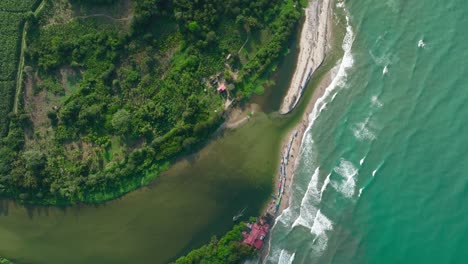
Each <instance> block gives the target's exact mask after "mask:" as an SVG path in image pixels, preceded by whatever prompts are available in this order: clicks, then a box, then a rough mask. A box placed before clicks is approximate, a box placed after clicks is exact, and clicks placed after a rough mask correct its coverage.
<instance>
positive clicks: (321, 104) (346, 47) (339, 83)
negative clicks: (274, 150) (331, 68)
mask: <svg viewBox="0 0 468 264" xmlns="http://www.w3.org/2000/svg"><path fill="white" fill-rule="evenodd" d="M342 3H343V5H342V7H343V9H344V10H345V7H344V2H342ZM353 42H354V32H353V29H352V27H351V25H350V24H349V17H348V16H346V34H345V37H344V39H343V44H342V49H343V51H344V54H343V58H342V59H341V63H340V64H339V66H336V67H338V70H337V71H336V74H334V76H333V80H332V82H331V83H330V85H328V87H327V88H326V89H325V92H324V93H323V95H322V96H321V97H320V98H318V100H317V102H316V104H315V106H314V109H313V110H312V112H311V114H310V115H309V124H308V127H307V130H306V131H305V133H304V136H303V138H302V142H301V146H303V145H304V140H305V139H306V135H307V134H308V132H309V130H310V129H311V128H312V127H313V124H314V122H315V120H316V119H317V117H318V116H319V114H320V110H323V109H325V106H326V102H325V100H326V98H328V97H329V96H330V94H331V93H332V92H334V91H335V90H336V89H337V88H338V87H344V86H345V84H346V80H347V71H348V69H349V68H351V67H352V66H353V64H354V59H353V56H352V54H351V48H352V46H353ZM336 94H337V92H335V94H334V96H333V99H334V97H335V96H336ZM293 215H294V213H293V212H292V209H290V207H288V208H286V210H283V212H282V213H281V214H280V216H279V217H278V218H277V221H276V222H275V225H276V223H277V222H278V221H279V222H282V223H283V224H285V225H288V224H290V223H291V222H292V217H293ZM320 215H322V214H320ZM315 218H317V216H316V217H315ZM318 218H320V219H321V220H319V222H318V223H317V224H316V225H318V224H319V223H324V224H327V223H329V225H328V226H331V225H332V223H331V221H328V222H327V221H324V220H326V219H327V218H326V217H322V216H318ZM320 221H321V222H320ZM293 225H294V223H293ZM325 226H327V225H325ZM312 227H313V225H312ZM312 227H311V228H310V229H311V230H312V229H313V230H320V228H318V227H317V226H316V227H313V228H312ZM273 229H274V227H273ZM322 230H325V229H324V228H322ZM273 235H274V233H273V234H272V236H273ZM316 240H317V241H316V244H317V247H314V250H315V249H317V250H322V249H325V248H326V246H327V241H328V239H327V237H326V235H325V234H323V235H321V236H319V237H318V238H316ZM270 244H271V243H270ZM273 247H274V245H273ZM269 252H270V250H269ZM268 255H269V253H268ZM268 255H267V259H271V260H272V261H274V260H278V257H279V254H278V251H277V250H276V249H273V252H272V256H271V257H269V256H268Z"/></svg>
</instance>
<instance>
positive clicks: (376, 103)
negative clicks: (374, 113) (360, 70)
mask: <svg viewBox="0 0 468 264" xmlns="http://www.w3.org/2000/svg"><path fill="white" fill-rule="evenodd" d="M371 102H372V105H373V106H375V107H377V108H381V107H382V106H383V104H382V102H380V100H379V98H378V97H377V96H376V95H373V96H372V97H371Z"/></svg>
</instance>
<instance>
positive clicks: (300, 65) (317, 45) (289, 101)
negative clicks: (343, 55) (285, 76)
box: [279, 0, 333, 114]
mask: <svg viewBox="0 0 468 264" xmlns="http://www.w3.org/2000/svg"><path fill="white" fill-rule="evenodd" d="M332 2H333V1H332V0H310V1H309V6H308V7H307V8H305V10H304V12H305V21H304V25H303V27H302V30H301V37H300V42H299V57H298V60H297V64H296V70H295V72H294V75H293V77H292V79H291V83H290V85H289V88H288V92H287V94H286V96H285V97H284V100H283V103H282V105H281V108H280V111H279V112H280V113H281V114H286V113H289V112H291V110H292V109H294V107H295V106H296V104H297V102H298V101H299V99H300V97H301V95H302V92H303V90H304V88H305V87H306V85H307V82H308V81H309V79H310V78H311V76H312V74H313V73H314V72H315V70H316V69H317V68H318V67H319V66H320V65H321V64H322V62H323V60H324V59H325V55H326V54H327V52H328V51H329V50H330V48H331V46H330V41H329V40H330V37H331V28H332V8H331V5H332Z"/></svg>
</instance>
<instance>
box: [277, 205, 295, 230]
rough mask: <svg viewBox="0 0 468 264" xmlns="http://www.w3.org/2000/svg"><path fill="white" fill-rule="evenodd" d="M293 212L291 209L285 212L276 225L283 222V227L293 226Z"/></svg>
mask: <svg viewBox="0 0 468 264" xmlns="http://www.w3.org/2000/svg"><path fill="white" fill-rule="evenodd" d="M292 218H293V215H292V210H291V208H290V207H288V208H286V209H284V210H283V212H282V213H281V214H280V215H279V216H278V217H277V218H276V220H275V225H276V223H277V222H281V223H282V224H283V225H286V226H289V225H291V224H292V222H293V221H292Z"/></svg>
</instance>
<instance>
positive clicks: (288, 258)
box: [278, 249, 296, 264]
mask: <svg viewBox="0 0 468 264" xmlns="http://www.w3.org/2000/svg"><path fill="white" fill-rule="evenodd" d="M295 256H296V252H294V253H292V254H290V253H289V252H288V251H286V250H284V249H282V250H281V253H280V256H279V259H278V264H292V263H293V261H294V257H295Z"/></svg>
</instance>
